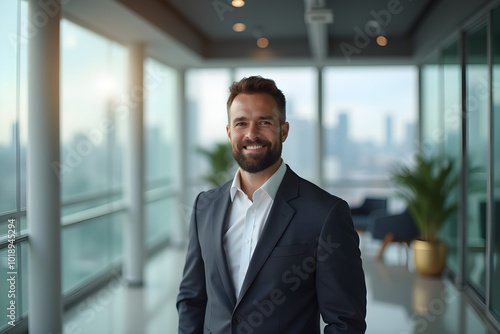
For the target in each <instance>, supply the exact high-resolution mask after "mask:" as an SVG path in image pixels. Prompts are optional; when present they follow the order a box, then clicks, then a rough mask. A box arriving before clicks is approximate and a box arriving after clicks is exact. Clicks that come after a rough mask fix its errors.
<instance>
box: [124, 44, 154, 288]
mask: <svg viewBox="0 0 500 334" xmlns="http://www.w3.org/2000/svg"><path fill="white" fill-rule="evenodd" d="M143 63H144V46H143V45H142V44H133V45H130V46H129V82H128V84H129V86H128V94H130V101H131V103H130V105H129V116H128V117H127V119H126V122H127V128H128V131H127V138H128V143H127V145H126V148H125V159H124V164H125V173H124V176H125V182H124V188H125V199H126V202H127V208H128V219H127V222H126V228H125V231H124V261H123V277H124V278H125V280H126V281H127V282H128V284H129V285H142V284H143V271H144V270H143V269H144V260H145V256H144V254H145V242H144V223H145V222H144V200H143V198H144V129H143V111H144V110H143V109H144V108H143V106H144V103H143V102H144V98H143V93H144V86H143V78H144V68H143ZM159 154H161V153H159Z"/></svg>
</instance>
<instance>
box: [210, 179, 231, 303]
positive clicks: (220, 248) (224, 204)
mask: <svg viewBox="0 0 500 334" xmlns="http://www.w3.org/2000/svg"><path fill="white" fill-rule="evenodd" d="M229 188H230V184H229V186H228V187H225V188H223V189H221V194H220V196H219V197H218V198H217V199H215V200H214V205H213V212H209V214H211V215H212V216H213V217H214V220H213V221H214V228H213V240H214V248H213V250H214V254H215V261H216V263H217V267H218V269H219V273H220V276H221V280H222V284H223V285H224V289H225V290H226V293H227V295H228V298H229V300H230V301H231V303H232V305H233V306H234V305H235V304H236V297H235V294H236V293H235V290H234V286H233V281H232V279H231V274H230V272H229V267H228V265H227V259H226V252H225V251H224V244H223V242H222V238H223V236H224V229H225V226H226V221H227V214H228V209H229V203H230V202H231V199H230V196H229Z"/></svg>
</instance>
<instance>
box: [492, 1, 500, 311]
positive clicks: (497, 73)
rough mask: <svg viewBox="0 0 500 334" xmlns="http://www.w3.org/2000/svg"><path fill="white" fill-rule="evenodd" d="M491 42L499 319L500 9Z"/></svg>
mask: <svg viewBox="0 0 500 334" xmlns="http://www.w3.org/2000/svg"><path fill="white" fill-rule="evenodd" d="M492 18H493V20H492V28H493V29H492V38H491V41H492V42H493V46H492V50H493V57H492V60H493V64H492V67H493V73H492V75H493V77H492V79H493V91H492V94H493V143H492V144H493V170H492V172H493V187H492V190H493V196H492V197H493V203H494V205H493V208H492V227H493V231H492V232H493V233H492V236H493V238H492V253H493V254H492V259H491V261H490V263H491V264H492V271H491V275H492V276H491V285H490V286H491V291H490V296H491V309H492V311H493V312H494V314H495V315H496V316H497V317H498V318H499V319H500V8H497V9H495V10H494V11H493V15H492Z"/></svg>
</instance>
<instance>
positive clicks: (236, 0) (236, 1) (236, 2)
mask: <svg viewBox="0 0 500 334" xmlns="http://www.w3.org/2000/svg"><path fill="white" fill-rule="evenodd" d="M231 5H233V7H243V6H245V1H243V0H233V2H231Z"/></svg>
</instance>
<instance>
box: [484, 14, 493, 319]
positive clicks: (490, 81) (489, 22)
mask: <svg viewBox="0 0 500 334" xmlns="http://www.w3.org/2000/svg"><path fill="white" fill-rule="evenodd" d="M486 24H487V64H488V65H487V66H488V93H489V94H488V121H489V129H488V131H489V133H488V141H489V145H488V147H489V149H488V169H487V171H488V176H487V177H488V179H487V186H486V187H487V190H486V191H487V199H486V203H487V205H486V208H487V210H486V260H487V261H486V293H485V298H486V299H485V304H486V305H485V307H486V310H485V312H486V313H488V312H489V310H490V306H491V273H492V268H493V250H492V245H491V243H492V241H493V233H492V232H493V225H492V224H493V215H492V210H493V205H494V199H493V160H494V157H493V152H494V150H493V145H494V138H493V128H494V123H493V28H492V11H491V10H489V11H488V14H487V23H486Z"/></svg>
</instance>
